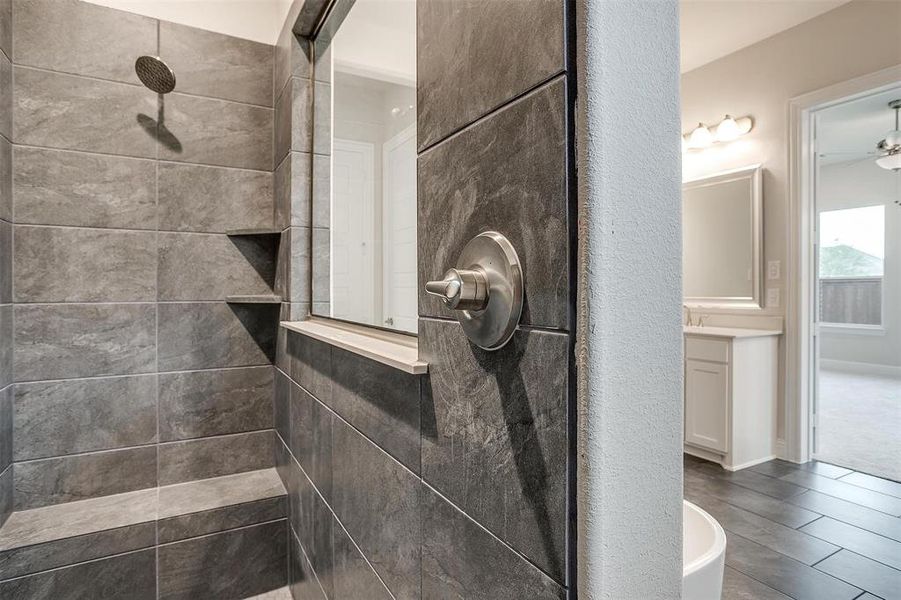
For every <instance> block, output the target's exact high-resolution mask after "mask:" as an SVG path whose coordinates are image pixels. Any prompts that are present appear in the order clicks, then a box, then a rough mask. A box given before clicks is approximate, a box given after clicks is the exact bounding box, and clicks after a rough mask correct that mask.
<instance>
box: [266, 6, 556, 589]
mask: <svg viewBox="0 0 901 600" xmlns="http://www.w3.org/2000/svg"><path fill="white" fill-rule="evenodd" d="M565 4H566V3H565V2H563V1H558V0H524V1H517V2H474V3H457V2H450V1H447V0H418V2H417V11H418V14H417V21H418V25H417V27H418V32H417V46H418V50H417V64H418V79H419V81H418V91H417V96H418V98H417V100H418V107H419V108H418V110H419V115H418V140H419V156H418V207H419V208H418V256H419V268H418V271H419V279H420V285H419V288H420V289H422V287H423V285H422V283H423V282H424V281H425V279H426V278H429V277H435V276H439V275H441V274H442V273H443V272H444V270H445V269H446V268H447V267H449V266H452V265H453V264H455V261H456V257H457V255H458V253H459V251H460V250H461V248H462V247H463V245H464V244H465V243H466V242H467V241H468V240H469V239H470V238H471V237H473V236H474V235H476V234H478V233H480V232H482V231H487V230H497V231H500V232H501V233H503V234H504V235H506V236H507V237H508V238H509V239H510V240H511V241H512V242H513V244H514V246H515V247H516V248H517V251H518V252H519V256H520V258H521V260H522V262H523V266H524V272H525V281H526V306H525V309H524V313H523V318H522V326H521V327H520V329H519V330H518V332H517V333H516V334H515V336H514V338H513V340H512V341H511V343H510V344H509V345H508V346H506V347H505V348H503V349H501V350H500V351H497V352H483V351H480V350H478V349H477V348H475V347H474V346H472V345H471V344H470V343H469V341H468V340H467V338H466V336H465V335H464V334H463V332H462V329H461V327H460V326H459V324H458V323H457V322H456V320H454V319H453V318H452V315H451V314H450V313H449V312H447V311H445V310H443V309H441V308H440V307H439V305H438V304H437V303H434V302H433V301H432V300H430V299H429V298H428V297H426V296H425V295H424V294H420V296H419V316H420V318H419V350H420V356H421V358H423V359H425V360H427V361H428V362H429V374H428V375H427V376H412V375H407V374H404V373H402V372H400V371H397V370H394V369H391V368H389V367H386V366H384V365H381V364H378V363H375V362H373V361H371V360H368V359H366V358H363V357H360V356H358V355H355V354H351V353H348V352H346V351H344V350H341V349H338V348H335V347H331V346H329V345H327V344H324V343H322V342H319V341H316V340H313V339H311V338H308V337H305V336H303V335H300V334H297V333H294V332H289V331H286V330H284V329H283V330H281V331H280V333H279V341H278V344H277V358H276V367H277V369H276V382H275V386H276V391H275V424H276V431H277V434H278V435H277V438H276V439H277V441H276V453H277V458H276V461H277V465H278V469H279V473H280V475H281V477H282V480H283V482H284V484H285V487H286V489H287V490H288V497H289V513H290V518H289V523H290V530H291V535H290V536H289V537H290V542H289V546H290V548H289V552H290V559H289V560H290V563H291V564H290V581H291V586H292V592H293V594H294V598H295V599H296V600H301V599H311V598H316V599H321V598H329V599H340V600H343V599H349V598H367V599H374V598H386V599H388V598H395V599H411V598H450V597H454V598H456V597H465V598H473V599H480V598H484V599H489V598H490V599H492V600H497V599H501V600H504V599H510V600H514V599H520V598H563V597H565V595H566V593H567V584H568V577H567V572H568V571H567V569H568V563H567V561H568V556H569V555H568V552H567V541H568V522H569V513H568V510H569V508H570V506H569V504H568V491H567V469H568V449H569V441H570V440H569V437H568V431H569V427H568V406H569V404H568V402H569V382H570V379H569V377H570V357H571V354H572V337H571V327H570V318H571V292H572V290H571V289H570V284H569V281H570V279H569V251H570V246H569V240H570V228H571V223H570V220H569V219H570V217H569V215H570V208H569V206H570V205H569V197H568V181H569V172H568V168H569V166H568V165H569V162H568V160H567V156H568V153H569V152H570V150H571V149H570V148H569V147H568V141H567V140H568V135H567V127H568V121H567V118H568V116H567V106H568V101H567V93H568V92H567V79H566V63H565V55H566V35H565V27H564V23H565V18H564V16H565V15H564V12H565ZM536 32H540V35H536ZM292 44H293V45H292ZM309 47H310V41H309V40H308V39H304V38H303V37H299V38H298V37H294V36H291V35H288V36H287V37H286V38H285V39H283V40H282V41H281V42H280V44H279V47H278V48H277V50H276V63H277V64H278V62H279V58H278V57H279V55H281V56H283V57H288V56H292V57H294V61H296V62H293V63H292V69H293V71H292V73H293V78H291V77H289V76H287V75H285V76H284V77H285V79H286V80H288V79H290V82H289V83H288V84H286V85H285V90H293V91H294V92H295V93H294V95H293V97H292V99H293V103H292V104H291V106H292V107H293V111H292V114H293V116H294V117H295V118H300V119H301V120H302V125H299V124H298V123H294V124H293V126H292V127H291V128H290V130H291V131H292V136H293V140H294V141H295V142H298V143H300V144H302V145H300V146H298V147H295V146H292V149H296V151H297V152H301V153H311V154H312V156H309V155H306V154H304V155H303V159H304V161H305V165H306V166H305V167H304V168H305V170H304V171H303V173H304V175H303V177H304V178H309V177H311V178H312V181H313V192H312V196H313V200H312V202H313V209H312V211H311V209H310V206H309V203H310V196H309V195H308V193H309V185H308V181H309V180H308V179H303V183H302V186H301V187H300V188H296V189H297V190H298V191H302V192H303V193H301V194H294V195H292V198H293V200H292V202H291V205H292V206H293V207H294V208H292V209H291V210H292V217H291V218H292V219H295V218H296V219H300V221H297V222H298V224H299V226H302V227H310V226H311V225H312V227H311V228H312V230H313V235H312V238H313V239H312V241H311V240H310V238H309V237H304V238H303V246H302V247H303V249H304V252H309V251H310V250H309V248H310V247H311V245H312V263H313V267H312V268H313V273H310V272H309V270H305V271H303V273H302V274H301V275H302V277H301V278H300V279H299V280H298V285H302V286H305V287H299V288H298V290H301V289H302V290H303V293H302V294H301V295H299V296H298V298H310V295H309V292H310V289H309V287H308V286H309V282H310V278H311V277H313V278H315V277H316V260H317V258H321V256H322V250H321V249H318V248H317V247H316V244H315V236H316V227H317V222H316V220H315V219H316V217H315V213H316V210H317V209H316V206H317V202H319V201H320V199H319V198H318V197H317V190H327V189H328V177H329V173H328V171H327V169H321V168H317V156H319V158H320V159H322V160H320V161H318V164H320V165H321V164H327V162H328V157H327V154H328V143H327V138H326V143H324V144H323V140H322V134H323V131H322V130H323V125H325V123H320V122H319V120H318V117H320V113H319V110H318V108H317V110H316V117H313V116H312V115H311V114H310V112H309V109H310V103H311V102H312V103H313V104H314V106H318V105H319V102H318V100H319V99H311V98H310V97H309V87H308V83H309V78H310V77H311V73H310V70H309V69H310V65H309V60H308V58H307V57H308V55H309V54H310V52H309V51H308V49H309ZM315 59H316V61H317V62H319V61H321V60H322V57H318V56H317V57H315ZM283 60H288V59H283ZM283 70H287V69H283ZM276 72H277V73H278V72H279V69H278V67H277V68H276ZM312 76H313V77H316V78H317V81H318V80H319V79H320V78H321V74H320V75H316V74H315V69H314V73H313V74H312ZM277 79H278V77H277ZM298 90H300V91H301V92H300V93H297V91H298ZM284 93H286V92H283V94H284ZM282 102H284V100H282ZM282 110H283V111H284V109H282ZM279 114H280V110H279V105H278V103H277V104H276V115H277V116H276V121H277V123H280V122H281V119H280V118H279V116H278V115H279ZM281 114H285V112H282V113H281ZM285 118H287V117H285ZM282 127H284V126H283V125H281V124H277V130H278V129H281V128H282ZM311 128H312V131H313V134H312V135H313V140H310V139H309V137H307V136H308V132H309V131H310V129H311ZM299 131H301V132H303V136H301V137H299V138H298V137H297V134H298V132H299ZM276 135H277V136H278V135H279V134H278V133H276ZM317 137H318V138H319V142H318V143H317V142H316V138H317ZM292 143H293V142H292ZM292 165H293V166H295V167H296V163H292ZM295 173H296V171H295ZM323 196H326V195H325V194H324V193H323ZM326 202H327V197H326ZM326 206H327V204H326ZM297 208H299V209H300V210H301V213H300V214H299V215H296V216H295V215H294V213H293V210H295V209H297ZM311 215H313V216H311ZM292 222H293V221H292ZM320 224H322V225H323V226H324V227H327V226H328V222H327V219H325V220H323V221H322V223H320ZM303 235H304V236H308V235H309V234H307V233H306V231H304V233H303ZM326 239H327V237H326ZM292 254H293V252H292ZM304 264H305V266H304V269H309V268H310V267H309V265H310V260H309V259H308V260H307V261H306V262H305V263H304ZM292 271H293V269H292ZM312 301H313V302H314V304H315V301H316V299H315V298H313V299H312ZM307 308H308V307H307Z"/></svg>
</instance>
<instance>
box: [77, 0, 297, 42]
mask: <svg viewBox="0 0 901 600" xmlns="http://www.w3.org/2000/svg"><path fill="white" fill-rule="evenodd" d="M87 1H88V2H91V3H93V4H100V5H102V6H108V7H110V8H118V9H119V10H126V11H128V12H132V13H136V14H139V15H144V16H146V17H153V18H154V19H162V20H164V21H172V22H173V23H180V24H182V25H190V26H191V27H197V28H198V29H206V30H207V31H215V32H217V33H224V34H226V35H233V36H235V37H239V38H244V39H247V40H253V41H255V42H263V43H264V44H273V45H274V44H275V43H276V42H278V35H279V33H281V30H282V25H283V24H284V22H285V18H286V17H287V16H288V10H289V9H290V8H291V0H87Z"/></svg>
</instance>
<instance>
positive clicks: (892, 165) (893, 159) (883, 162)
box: [876, 152, 901, 171]
mask: <svg viewBox="0 0 901 600" xmlns="http://www.w3.org/2000/svg"><path fill="white" fill-rule="evenodd" d="M876 164H877V165H879V166H880V167H882V168H883V169H886V170H889V171H901V152H896V153H894V154H889V155H888V156H882V157H880V158H877V159H876Z"/></svg>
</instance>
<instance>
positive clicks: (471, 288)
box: [425, 267, 488, 311]
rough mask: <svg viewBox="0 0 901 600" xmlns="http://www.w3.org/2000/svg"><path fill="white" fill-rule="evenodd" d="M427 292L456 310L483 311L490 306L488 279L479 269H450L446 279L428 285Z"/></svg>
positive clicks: (426, 285) (426, 286)
mask: <svg viewBox="0 0 901 600" xmlns="http://www.w3.org/2000/svg"><path fill="white" fill-rule="evenodd" d="M425 291H426V292H428V293H429V294H431V295H433V296H438V297H439V298H441V301H442V302H443V303H444V306H446V307H447V308H450V309H454V310H473V311H475V310H482V309H484V308H485V306H487V305H488V279H487V278H486V277H485V272H484V271H482V270H481V269H479V268H478V267H476V268H474V269H448V270H447V272H446V273H445V274H444V279H442V280H440V281H429V282H428V283H426V284H425Z"/></svg>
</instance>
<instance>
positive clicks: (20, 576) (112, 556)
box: [2, 547, 151, 583]
mask: <svg viewBox="0 0 901 600" xmlns="http://www.w3.org/2000/svg"><path fill="white" fill-rule="evenodd" d="M150 550H151V548H150V547H146V548H139V549H138V550H129V551H128V552H119V553H117V554H110V555H108V556H101V557H99V558H92V559H90V560H83V561H79V562H74V563H71V564H68V565H63V566H60V567H53V568H52V569H44V570H43V571H36V572H34V573H28V574H27V575H19V576H18V577H13V578H11V579H4V580H2V583H9V582H10V581H18V580H20V579H25V578H27V577H34V576H35V575H43V574H45V573H55V572H57V571H62V570H64V569H69V568H72V567H78V566H82V565H88V564H91V563H96V562H100V561H102V560H110V559H113V558H120V557H122V556H128V555H130V554H140V553H141V552H149V551H150Z"/></svg>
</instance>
